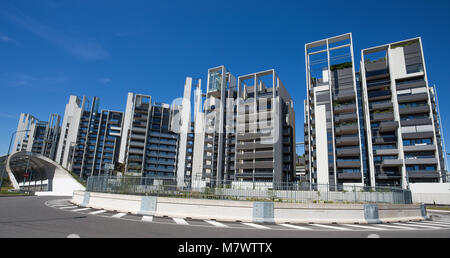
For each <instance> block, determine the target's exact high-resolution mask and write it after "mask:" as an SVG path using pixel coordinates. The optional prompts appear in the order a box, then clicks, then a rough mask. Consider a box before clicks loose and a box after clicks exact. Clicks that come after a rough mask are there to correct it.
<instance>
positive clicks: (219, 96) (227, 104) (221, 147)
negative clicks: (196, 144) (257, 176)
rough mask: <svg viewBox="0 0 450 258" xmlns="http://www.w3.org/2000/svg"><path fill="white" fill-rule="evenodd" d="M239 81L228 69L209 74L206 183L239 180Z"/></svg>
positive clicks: (215, 70) (203, 173) (205, 115)
mask: <svg viewBox="0 0 450 258" xmlns="http://www.w3.org/2000/svg"><path fill="white" fill-rule="evenodd" d="M237 97H238V95H237V89H236V79H235V77H234V76H233V75H232V74H231V73H230V72H228V71H227V69H226V68H225V67H224V66H219V67H215V68H211V69H209V70H208V81H207V93H206V99H205V105H204V108H205V109H204V118H205V121H204V123H203V124H204V130H203V132H202V133H203V134H204V135H203V139H204V148H203V160H204V161H203V162H204V163H203V166H202V179H204V180H205V181H206V183H208V184H222V183H223V182H224V181H228V180H233V179H234V178H235V164H234V163H235V162H234V159H235V157H234V156H235V155H234V154H235V140H236V139H235V137H236V136H235V133H234V132H235V123H236V112H237V110H236V105H235V102H236V99H237Z"/></svg>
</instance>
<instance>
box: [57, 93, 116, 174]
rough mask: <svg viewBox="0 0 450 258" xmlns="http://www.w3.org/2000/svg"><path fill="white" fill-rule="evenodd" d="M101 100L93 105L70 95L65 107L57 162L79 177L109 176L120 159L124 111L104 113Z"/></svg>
mask: <svg viewBox="0 0 450 258" xmlns="http://www.w3.org/2000/svg"><path fill="white" fill-rule="evenodd" d="M99 105H100V99H99V98H98V97H94V98H93V100H92V102H90V101H89V100H88V99H87V98H86V97H83V98H82V99H80V98H78V97H76V96H70V99H69V103H68V104H67V105H66V110H65V113H64V120H63V126H62V135H61V138H60V147H59V148H58V152H57V158H56V159H57V161H58V162H59V163H60V164H61V165H62V166H63V167H64V168H66V169H68V170H71V171H73V172H74V173H75V174H77V175H79V176H80V178H86V177H88V176H91V175H101V174H106V173H109V167H108V166H110V165H108V164H111V165H114V164H115V163H116V161H117V159H118V155H119V148H120V139H121V135H122V123H123V112H119V111H112V110H101V111H100V112H99Z"/></svg>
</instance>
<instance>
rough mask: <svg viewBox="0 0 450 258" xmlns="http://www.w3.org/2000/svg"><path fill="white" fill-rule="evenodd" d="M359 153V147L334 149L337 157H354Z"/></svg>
mask: <svg viewBox="0 0 450 258" xmlns="http://www.w3.org/2000/svg"><path fill="white" fill-rule="evenodd" d="M359 155H360V150H359V147H353V148H345V149H339V148H337V149H336V156H337V157H355V156H359Z"/></svg>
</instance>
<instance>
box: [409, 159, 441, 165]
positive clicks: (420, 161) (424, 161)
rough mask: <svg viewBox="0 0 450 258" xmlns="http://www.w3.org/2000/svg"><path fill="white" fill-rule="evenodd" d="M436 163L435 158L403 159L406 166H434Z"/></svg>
mask: <svg viewBox="0 0 450 258" xmlns="http://www.w3.org/2000/svg"><path fill="white" fill-rule="evenodd" d="M437 163H438V161H437V159H436V158H414V159H405V164H406V165H434V164H437Z"/></svg>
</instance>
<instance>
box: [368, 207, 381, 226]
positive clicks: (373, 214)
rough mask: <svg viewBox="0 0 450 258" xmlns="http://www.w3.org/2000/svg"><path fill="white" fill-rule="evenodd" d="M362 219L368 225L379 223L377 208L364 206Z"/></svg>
mask: <svg viewBox="0 0 450 258" xmlns="http://www.w3.org/2000/svg"><path fill="white" fill-rule="evenodd" d="M364 219H365V220H366V221H367V223H369V224H378V223H381V220H380V218H379V215H378V206H377V205H376V204H364Z"/></svg>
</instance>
